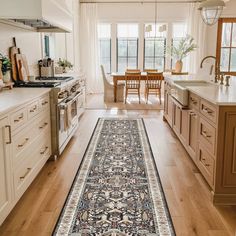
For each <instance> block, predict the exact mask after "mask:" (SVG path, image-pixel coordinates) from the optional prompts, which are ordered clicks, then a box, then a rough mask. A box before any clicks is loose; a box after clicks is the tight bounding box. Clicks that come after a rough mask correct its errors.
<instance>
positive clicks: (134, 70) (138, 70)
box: [126, 69, 141, 73]
mask: <svg viewBox="0 0 236 236" xmlns="http://www.w3.org/2000/svg"><path fill="white" fill-rule="evenodd" d="M126 72H133V73H140V72H141V70H140V69H126Z"/></svg>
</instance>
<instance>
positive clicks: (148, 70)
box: [144, 69, 158, 72]
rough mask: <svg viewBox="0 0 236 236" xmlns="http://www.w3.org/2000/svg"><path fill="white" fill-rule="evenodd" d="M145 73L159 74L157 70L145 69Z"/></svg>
mask: <svg viewBox="0 0 236 236" xmlns="http://www.w3.org/2000/svg"><path fill="white" fill-rule="evenodd" d="M144 72H158V70H157V69H145V70H144Z"/></svg>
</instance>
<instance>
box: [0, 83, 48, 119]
mask: <svg viewBox="0 0 236 236" xmlns="http://www.w3.org/2000/svg"><path fill="white" fill-rule="evenodd" d="M50 90H51V88H13V89H12V90H3V91H0V116H2V115H3V114H6V112H9V111H11V110H12V109H14V108H16V107H18V106H21V105H24V104H25V103H27V102H30V101H32V100H33V99H36V98H38V97H40V96H42V95H44V94H46V93H48V92H49V91H50Z"/></svg>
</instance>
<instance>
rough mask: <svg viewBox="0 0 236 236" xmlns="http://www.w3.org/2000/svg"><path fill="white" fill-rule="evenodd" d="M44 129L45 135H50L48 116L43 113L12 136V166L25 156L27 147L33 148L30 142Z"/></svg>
mask: <svg viewBox="0 0 236 236" xmlns="http://www.w3.org/2000/svg"><path fill="white" fill-rule="evenodd" d="M45 130H47V134H46V135H45V136H49V137H50V136H51V134H50V132H51V131H50V117H49V115H45V114H43V115H41V116H40V117H39V118H38V119H36V120H35V121H34V122H33V124H32V125H31V126H30V127H28V128H27V129H26V130H24V131H22V132H20V133H18V134H17V135H15V136H13V140H12V145H13V155H12V156H13V166H17V165H18V164H19V162H21V161H22V160H23V159H24V158H25V157H26V156H27V155H26V153H27V152H28V149H29V150H31V151H32V150H33V149H34V147H32V143H33V142H34V140H35V139H37V138H38V137H39V136H40V135H41V134H42V133H43V132H44V131H45ZM45 136H44V139H45ZM30 155H31V154H30Z"/></svg>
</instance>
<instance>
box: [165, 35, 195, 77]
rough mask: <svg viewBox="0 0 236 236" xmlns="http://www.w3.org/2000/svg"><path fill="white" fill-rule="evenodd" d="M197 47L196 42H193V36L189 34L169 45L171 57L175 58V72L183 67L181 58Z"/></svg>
mask: <svg viewBox="0 0 236 236" xmlns="http://www.w3.org/2000/svg"><path fill="white" fill-rule="evenodd" d="M196 48H197V44H195V43H194V38H193V37H192V36H191V35H187V36H186V37H184V38H182V39H181V40H180V41H179V43H178V44H176V45H172V46H171V47H170V50H169V51H170V53H171V56H172V58H174V59H175V60H176V64H175V72H178V73H180V72H181V71H182V68H183V59H184V58H186V57H187V56H188V55H189V53H191V52H193V51H194V50H195V49H196Z"/></svg>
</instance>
